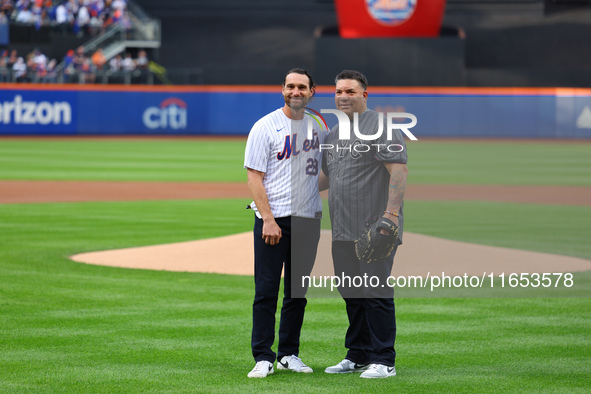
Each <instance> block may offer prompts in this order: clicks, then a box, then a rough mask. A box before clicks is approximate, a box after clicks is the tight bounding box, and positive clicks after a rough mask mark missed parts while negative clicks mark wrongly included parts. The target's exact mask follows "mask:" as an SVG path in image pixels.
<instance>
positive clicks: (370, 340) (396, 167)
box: [319, 70, 408, 378]
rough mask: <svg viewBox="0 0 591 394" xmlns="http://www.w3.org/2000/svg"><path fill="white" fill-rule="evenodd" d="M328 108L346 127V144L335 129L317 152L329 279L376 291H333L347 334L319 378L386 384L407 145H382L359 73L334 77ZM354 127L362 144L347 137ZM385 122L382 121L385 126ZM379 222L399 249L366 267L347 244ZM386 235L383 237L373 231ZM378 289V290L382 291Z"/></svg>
mask: <svg viewBox="0 0 591 394" xmlns="http://www.w3.org/2000/svg"><path fill="white" fill-rule="evenodd" d="M335 82H336V93H335V103H336V107H337V109H338V110H340V111H342V112H344V113H345V114H346V115H347V116H348V117H349V119H350V121H351V123H352V124H351V137H350V138H349V139H340V138H339V137H340V136H339V126H338V125H336V126H335V127H334V128H333V129H332V130H331V131H330V133H329V135H328V136H327V137H326V140H325V143H324V145H323V147H331V148H327V149H323V154H324V157H323V161H322V172H321V174H320V180H319V181H320V189H321V190H323V189H325V188H326V187H329V197H328V198H329V208H330V219H331V224H332V236H333V240H332V256H333V264H334V269H335V276H337V277H340V278H343V277H350V278H352V279H353V278H355V277H360V278H363V277H364V276H365V275H367V277H368V278H371V277H377V278H379V280H380V285H378V286H377V287H373V286H367V285H366V286H365V287H363V286H362V287H356V286H355V283H354V281H350V282H349V283H346V281H343V282H342V283H341V286H340V287H339V292H340V294H341V296H342V297H343V299H344V300H345V303H346V309H347V315H348V318H349V328H348V329H347V333H346V337H345V347H346V348H347V349H348V352H347V355H346V357H345V359H344V360H343V361H341V362H340V363H338V364H337V365H335V366H332V367H328V368H326V370H325V372H326V373H349V372H362V374H361V377H363V378H386V377H390V376H395V375H396V369H395V367H394V364H395V357H396V352H395V350H394V341H395V338H396V317H395V312H394V290H393V288H391V287H389V286H387V284H386V281H387V278H388V276H390V275H391V271H392V265H393V262H394V255H395V253H396V249H397V247H398V244H399V243H401V240H402V227H403V198H404V192H405V190H406V177H407V174H408V169H407V166H406V161H407V156H406V145H405V142H404V139H403V137H402V134H401V133H400V131H399V130H395V131H394V132H393V133H392V139H390V140H388V138H387V133H386V132H385V130H386V125H385V124H384V125H383V128H382V130H383V133H381V135H380V136H377V134H379V133H377V131H378V129H379V125H378V122H379V121H380V120H382V121H383V119H382V118H381V117H380V116H379V114H378V113H377V112H375V111H373V110H370V109H368V108H367V97H368V93H367V79H366V78H365V76H364V75H363V74H361V73H360V72H358V71H353V70H345V71H342V72H341V73H340V74H338V75H337V77H336V79H335ZM355 123H356V125H357V126H358V127H357V128H358V130H359V132H360V133H361V134H363V135H368V136H369V135H376V137H375V138H374V139H370V140H363V139H360V138H359V137H357V136H356V135H355V134H354V133H353V132H352V131H353V130H354V127H355V126H356V125H355ZM384 123H385V122H384ZM381 217H384V218H386V219H388V220H390V221H392V222H393V223H394V224H396V225H398V227H399V239H400V241H399V243H398V244H397V245H396V246H395V248H394V250H393V251H392V253H391V254H390V255H389V256H388V257H386V258H384V259H381V260H378V261H373V262H371V263H365V262H361V261H360V260H359V259H358V258H357V255H356V253H355V244H354V241H355V240H356V239H358V238H359V237H360V236H361V234H362V233H363V232H364V231H365V230H366V228H367V227H369V226H370V225H371V224H373V223H374V222H375V221H377V220H379V219H380V218H381ZM380 231H385V230H380ZM382 285H383V286H382Z"/></svg>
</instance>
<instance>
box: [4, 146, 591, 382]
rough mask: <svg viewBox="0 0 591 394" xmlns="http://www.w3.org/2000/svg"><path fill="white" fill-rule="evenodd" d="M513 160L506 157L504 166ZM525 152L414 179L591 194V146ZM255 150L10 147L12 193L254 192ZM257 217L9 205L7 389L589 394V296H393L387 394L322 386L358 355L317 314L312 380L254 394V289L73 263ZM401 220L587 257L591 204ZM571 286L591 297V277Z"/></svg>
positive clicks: (308, 349) (419, 169) (196, 204)
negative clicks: (196, 185) (156, 185)
mask: <svg viewBox="0 0 591 394" xmlns="http://www.w3.org/2000/svg"><path fill="white" fill-rule="evenodd" d="M519 144H521V145H519ZM443 146H451V150H449V151H448V150H444V149H441V147H443ZM495 146H496V148H495ZM499 146H501V147H504V148H507V150H506V151H507V152H506V153H504V154H503V155H501V156H499V155H497V156H495V154H497V153H498V150H499V149H498V147H499ZM515 146H516V147H519V146H521V149H517V148H514V144H509V143H499V142H495V143H484V144H482V143H476V142H462V143H457V144H456V143H455V142H454V143H451V142H425V143H423V142H421V141H419V143H417V144H415V145H412V146H410V144H409V151H410V156H411V159H412V163H411V165H410V167H411V182H416V183H460V184H461V183H466V184H481V183H490V184H493V183H494V184H540V185H579V186H590V185H591V175H590V174H591V173H590V171H591V169H590V168H591V167H590V166H589V163H590V160H591V155H590V154H589V153H591V145H589V144H582V145H573V144H557V145H551V144H548V143H528V144H524V143H521V142H519V143H517V145H515ZM243 149H244V142H243V141H242V142H241V141H224V142H216V141H194V140H181V141H175V140H157V141H145V140H140V141H108V140H104V141H97V140H92V141H91V140H85V141H68V140H52V141H34V140H32V141H17V140H0V179H64V180H70V179H79V180H145V181H148V180H149V181H230V182H234V181H235V182H238V181H240V182H242V181H244V180H245V174H244V170H242V168H241V166H242V155H243ZM546 158H548V159H547V160H546ZM218 163H219V164H220V165H219V166H218V165H217V164H218ZM222 166H224V167H222ZM245 202H248V201H247V200H245V199H228V200H215V201H214V200H203V201H147V202H101V203H75V204H53V203H52V204H4V205H2V204H0V322H2V323H1V324H0V392H6V393H14V392H17V393H21V392H32V393H33V392H34V393H38V392H73V393H74V392H75V393H79V392H101V393H117V392H126V393H138V392H153V393H160V392H187V393H192V392H215V393H228V392H277V393H279V392H282V393H284V392H308V393H318V392H323V393H324V392H325V393H340V392H367V393H369V392H392V391H398V392H421V391H423V392H499V391H503V392H539V391H548V392H588V390H589V376H590V375H591V367H590V366H589V360H590V359H591V340H590V337H589V332H590V330H591V313H590V311H591V299H590V298H544V299H538V298H517V299H516V298H453V299H450V298H420V299H415V298H400V299H397V301H396V311H397V318H398V336H397V345H396V349H397V352H398V358H397V371H398V376H397V377H396V378H394V379H385V380H377V381H374V380H369V381H368V380H365V379H364V380H362V379H359V378H358V377H357V376H356V375H347V376H334V375H327V374H324V373H323V372H322V370H323V369H324V368H325V367H326V366H328V365H331V364H334V363H336V362H338V361H340V360H341V359H342V358H343V357H344V355H345V349H344V343H343V342H344V335H345V330H346V327H347V321H346V320H347V318H346V314H345V308H344V303H343V302H342V300H340V299H310V301H309V304H308V305H309V306H308V309H307V313H306V321H305V324H304V329H303V333H302V347H301V354H300V355H301V356H302V358H303V359H304V360H305V361H306V362H307V363H308V364H309V365H310V366H311V367H313V368H314V370H315V373H314V374H311V375H296V374H294V373H290V372H284V371H280V372H276V373H275V374H274V375H272V376H270V377H268V378H267V379H259V380H252V379H247V378H246V374H247V373H248V371H249V370H250V369H251V368H252V367H253V365H254V362H253V360H252V356H251V354H250V328H251V319H252V317H251V306H252V297H253V292H254V286H253V278H252V277H251V276H231V275H216V274H198V273H173V272H160V271H149V270H130V269H118V268H110V267H101V266H91V265H85V264H78V263H74V262H72V261H70V260H69V259H68V256H70V255H72V254H74V253H80V252H86V251H93V250H104V249H113V248H123V247H131V246H140V245H152V244H160V243H168V242H180V241H188V240H194V239H202V238H209V237H216V236H219V235H225V234H231V233H237V232H243V231H250V230H251V228H252V212H250V211H246V210H245V209H244V205H245ZM405 209H406V210H405V213H406V229H407V230H408V231H413V232H418V233H422V234H427V235H434V236H439V237H443V238H449V239H455V240H460V241H468V242H477V243H482V244H489V245H496V246H505V247H511V248H519V249H527V250H534V251H542V252H550V253H557V254H565V255H571V256H578V257H583V258H587V259H591V247H590V246H589V242H588V240H587V238H588V236H589V234H590V233H591V231H590V230H591V228H590V223H591V208H590V207H574V206H555V205H527V204H508V203H492V202H428V201H408V202H406V203H405ZM228 247H232V245H229V246H228ZM403 247H404V246H403ZM195 258H196V259H198V258H199V256H195ZM244 264H246V265H248V266H251V265H252V261H245V262H244ZM397 264H412V262H402V261H397ZM575 282H576V283H583V284H586V286H587V288H588V286H589V284H590V283H591V273H590V272H586V273H578V274H575Z"/></svg>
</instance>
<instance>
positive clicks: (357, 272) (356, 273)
mask: <svg viewBox="0 0 591 394" xmlns="http://www.w3.org/2000/svg"><path fill="white" fill-rule="evenodd" d="M396 249H397V248H395V249H394V251H393V252H392V254H391V255H390V256H389V257H387V258H385V259H383V260H381V261H376V262H372V263H362V262H360V261H359V259H357V255H356V254H355V245H354V243H353V242H345V241H333V243H332V257H333V264H334V269H335V275H336V276H338V277H339V278H342V277H343V275H345V276H348V277H351V279H352V283H351V286H343V287H339V293H340V294H341V296H342V297H343V299H344V300H345V304H346V307H347V317H348V318H349V328H348V329H347V334H346V336H345V347H346V348H347V349H348V352H347V357H346V358H347V359H348V360H351V361H353V362H356V363H360V364H366V363H376V364H384V365H387V366H394V363H395V359H396V351H395V350H394V342H395V340H396V314H395V309H394V289H393V288H391V287H389V286H387V283H386V282H387V278H388V276H390V275H391V272H392V265H393V263H394V255H395V254H396ZM355 277H357V278H366V279H364V282H363V285H362V286H356V285H355V281H354V280H353V278H355ZM372 277H377V278H379V285H378V286H377V287H372V286H371V285H369V284H370V283H372V282H370V279H371V278H372ZM359 283H361V281H360V280H358V281H357V285H358V284H359ZM373 283H374V284H377V283H378V282H373ZM382 285H384V287H381V286H382Z"/></svg>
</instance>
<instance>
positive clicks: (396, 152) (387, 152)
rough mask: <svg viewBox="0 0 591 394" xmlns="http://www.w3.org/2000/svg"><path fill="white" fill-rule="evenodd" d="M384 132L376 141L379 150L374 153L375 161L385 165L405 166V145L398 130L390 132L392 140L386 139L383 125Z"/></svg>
mask: <svg viewBox="0 0 591 394" xmlns="http://www.w3.org/2000/svg"><path fill="white" fill-rule="evenodd" d="M383 130H384V132H383V133H382V135H381V136H380V138H379V139H378V142H377V143H378V144H379V147H380V149H379V150H378V152H377V153H376V159H377V160H379V161H383V162H386V163H399V164H406V161H407V154H406V143H405V142H404V137H403V136H402V132H401V131H400V130H392V139H388V133H387V132H386V130H387V128H386V125H385V124H384V129H383Z"/></svg>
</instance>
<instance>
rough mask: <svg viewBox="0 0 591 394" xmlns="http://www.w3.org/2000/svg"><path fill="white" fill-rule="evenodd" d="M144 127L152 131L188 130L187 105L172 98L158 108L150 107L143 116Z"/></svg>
mask: <svg viewBox="0 0 591 394" xmlns="http://www.w3.org/2000/svg"><path fill="white" fill-rule="evenodd" d="M142 121H143V124H144V126H146V127H147V128H148V129H150V130H167V129H172V130H184V129H186V128H187V103H185V102H184V101H183V100H181V99H179V98H176V97H171V98H168V99H166V100H164V101H162V102H161V103H160V105H158V106H157V107H148V108H146V109H145V111H144V113H143V115H142Z"/></svg>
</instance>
